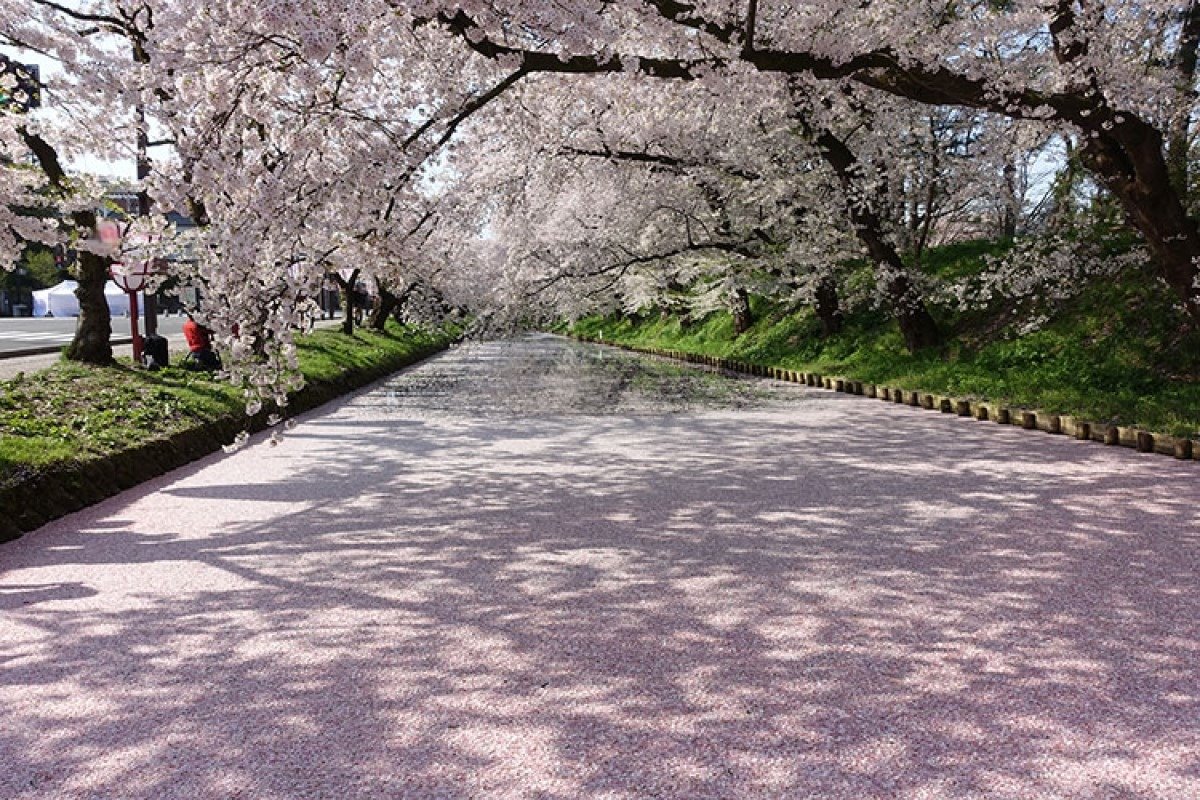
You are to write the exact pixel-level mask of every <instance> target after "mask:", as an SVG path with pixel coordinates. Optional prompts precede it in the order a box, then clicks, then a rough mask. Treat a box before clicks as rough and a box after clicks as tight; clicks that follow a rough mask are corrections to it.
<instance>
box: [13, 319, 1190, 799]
mask: <svg viewBox="0 0 1200 800" xmlns="http://www.w3.org/2000/svg"><path fill="white" fill-rule="evenodd" d="M554 346H556V347H567V348H568V350H569V354H570V355H569V359H571V360H570V361H569V365H570V367H571V369H575V368H576V364H575V362H577V361H587V360H588V359H589V358H591V356H589V355H588V350H587V349H586V348H583V347H581V346H579V345H569V346H568V345H557V344H556V345H554ZM537 348H540V352H541V353H542V355H538V356H537V357H536V358H535V359H534V360H535V362H537V363H538V364H542V362H541V361H538V359H543V358H544V357H545V358H549V357H551V356H552V353H551V352H550V351H551V350H552V347H551V344H549V343H547V341H546V340H539V341H538V342H537ZM471 350H472V349H471V348H463V349H462V350H460V351H458V352H457V353H455V354H452V355H448V356H445V357H443V358H440V359H437V360H435V361H434V362H433V363H432V364H430V365H427V366H426V367H421V368H419V369H416V370H412V371H409V372H406V373H402V374H401V375H400V376H398V377H397V378H395V379H393V380H392V381H390V382H387V383H385V384H383V385H381V386H380V387H378V388H376V389H375V390H373V391H371V392H369V393H366V394H362V395H359V396H358V397H355V398H352V399H350V400H349V401H347V402H345V403H343V404H341V405H340V406H338V407H336V408H333V409H329V410H326V411H325V412H323V413H321V414H318V415H314V416H311V417H310V418H308V419H307V420H305V421H304V422H303V423H302V424H301V425H300V426H299V427H298V428H297V429H296V430H295V431H293V433H292V434H291V435H289V436H288V437H287V438H286V439H285V440H284V442H283V444H282V445H280V446H279V447H275V448H272V447H268V446H267V445H266V444H261V443H260V444H257V445H255V446H252V447H250V448H248V449H247V450H246V451H245V452H242V453H239V454H236V455H234V456H226V457H214V458H210V459H207V460H205V461H203V462H199V463H198V464H196V465H194V466H192V467H189V468H187V469H185V470H182V471H180V472H177V473H174V474H172V475H169V476H166V477H164V478H162V479H160V480H159V481H156V482H154V483H153V484H152V485H150V486H147V487H145V488H143V489H139V490H135V491H134V492H131V493H126V494H125V495H122V496H120V497H118V498H114V499H113V500H110V501H108V502H106V503H104V504H101V505H100V506H97V507H95V508H93V509H90V510H87V511H85V512H82V513H80V514H77V515H75V516H73V517H70V518H67V519H64V520H62V521H60V522H59V523H55V524H54V525H51V526H48V527H47V528H46V529H43V530H42V531H40V532H38V533H36V534H34V535H31V536H28V537H26V538H25V539H23V540H20V541H18V542H15V543H13V544H12V545H8V546H6V547H5V548H4V550H3V552H0V565H2V567H3V571H2V573H0V615H3V617H2V618H3V620H4V624H3V625H2V626H0V655H2V656H3V658H4V659H5V660H4V661H3V662H2V663H3V664H4V669H3V670H2V671H0V702H2V703H3V704H4V707H5V708H6V711H7V714H6V723H7V724H6V725H5V726H4V727H3V729H2V730H0V762H2V763H4V764H6V765H10V768H9V769H8V770H7V771H6V772H4V773H0V794H2V795H4V796H6V797H14V798H35V797H48V796H54V797H71V796H90V795H100V796H106V795H107V796H121V797H128V798H156V800H157V798H173V797H179V798H185V797H186V798H194V797H203V796H211V797H226V796H238V794H239V793H241V795H243V796H247V797H256V798H262V797H266V798H274V797H279V798H285V797H286V798H291V797H296V796H301V795H305V794H307V795H310V796H322V797H347V796H354V797H397V796H406V793H407V794H408V795H409V796H416V797H431V796H436V797H448V798H456V797H461V798H466V797H478V796H487V797H531V798H532V797H537V798H543V799H545V800H548V799H550V798H563V799H564V800H565V798H573V797H588V796H594V797H611V798H630V799H632V798H643V797H650V796H663V797H687V798H699V797H714V798H717V797H721V798H725V797H739V796H740V797H759V796H813V797H888V798H893V797H894V798H952V797H953V798H958V797H969V796H978V797H1023V798H1024V797H1036V796H1047V797H1097V798H1099V797H1147V798H1148V797H1155V798H1163V797H1165V798H1186V797H1192V796H1200V772H1198V771H1197V770H1196V768H1195V765H1196V763H1197V758H1198V756H1200V722H1198V720H1200V689H1198V688H1197V687H1200V666H1198V665H1200V593H1198V592H1197V590H1196V576H1197V574H1198V570H1197V568H1198V567H1200V542H1198V541H1197V538H1196V530H1197V528H1196V507H1197V500H1200V495H1198V494H1197V492H1198V490H1197V488H1196V487H1197V484H1196V473H1195V467H1194V466H1192V465H1179V464H1175V463H1173V462H1171V461H1169V460H1165V459H1161V458H1157V459H1156V458H1149V457H1143V456H1139V455H1138V454H1136V453H1132V452H1130V451H1126V450H1113V449H1106V448H1103V447H1099V446H1085V445H1080V444H1079V443H1077V442H1073V441H1070V440H1067V439H1065V438H1063V437H1051V436H1045V435H1039V434H1030V433H1026V432H1018V431H1013V430H1008V429H1004V428H1001V427H1000V426H996V425H994V424H989V423H980V422H975V421H972V420H961V419H958V418H953V417H949V416H947V415H939V414H930V413H928V412H920V411H914V410H911V409H906V408H903V407H894V406H891V405H888V404H883V403H873V402H870V401H867V400H862V399H856V398H852V397H848V396H845V395H835V394H827V393H821V392H813V391H811V390H805V389H802V388H799V387H793V386H784V385H775V386H771V385H768V384H767V383H766V382H761V381H737V382H736V383H738V384H745V386H738V387H736V388H735V389H732V390H730V392H731V394H728V393H727V394H722V393H721V392H719V391H716V390H713V391H710V392H708V394H707V395H706V397H708V398H709V400H711V402H708V401H705V403H698V402H697V403H692V402H690V401H689V402H687V403H684V402H683V401H682V400H680V399H679V397H678V396H668V397H667V399H665V400H663V399H661V398H660V399H658V400H655V399H654V398H653V397H649V398H645V397H640V396H637V393H636V391H634V392H633V394H632V395H630V396H626V395H627V394H628V392H630V391H632V390H630V389H628V387H627V388H623V389H621V390H620V391H617V390H614V389H611V385H610V382H606V381H609V379H607V378H604V377H603V376H597V375H593V376H592V377H591V379H590V381H591V385H592V386H601V387H602V388H603V387H604V386H609V388H608V389H604V392H605V393H606V394H605V396H606V397H608V400H607V401H606V402H609V403H610V406H609V407H608V410H607V411H606V410H605V407H604V406H603V405H602V404H598V402H597V401H595V399H594V398H593V399H590V400H588V401H587V402H588V403H589V404H590V405H588V406H587V409H588V410H587V413H567V411H563V410H562V409H560V408H559V406H558V404H559V403H565V404H568V405H569V404H570V403H573V402H574V400H573V398H574V397H575V395H574V394H572V392H573V391H574V389H572V388H571V387H563V388H562V389H561V390H560V391H559V392H557V393H549V394H545V395H543V394H537V395H534V394H530V395H529V396H528V397H524V398H516V399H512V398H507V395H505V398H506V399H504V400H502V401H501V402H498V403H495V402H492V401H489V400H487V398H488V397H492V396H493V395H492V392H493V390H494V389H495V388H496V386H500V387H505V388H503V391H502V392H501V394H502V395H503V393H504V392H508V391H510V389H511V386H510V385H509V384H506V383H505V381H510V382H511V381H515V380H516V379H515V378H512V377H511V376H510V375H509V373H513V374H518V373H520V372H522V370H521V369H519V367H520V362H519V358H520V348H516V349H515V350H514V351H513V352H510V353H509V355H508V356H504V353H505V352H507V351H504V350H503V349H502V348H499V346H498V345H488V346H486V347H484V348H482V349H481V350H480V351H478V352H479V353H481V355H478V356H472V355H471ZM605 358H606V359H608V360H612V359H613V358H615V356H610V355H608V354H605ZM459 359H468V361H467V362H463V361H461V360H459ZM471 359H474V360H471ZM506 359H507V360H506ZM489 360H490V361H492V362H494V363H496V364H497V365H504V370H503V371H504V377H503V379H502V380H500V381H498V382H497V383H496V385H495V386H492V387H491V388H488V387H483V386H479V385H477V383H472V381H476V382H483V383H487V382H488V381H490V380H491V377H492V373H490V372H484V373H479V372H478V371H479V369H480V367H479V366H478V362H480V361H489ZM468 366H469V369H468ZM624 369H625V368H624V367H623V368H622V369H621V370H618V371H617V374H618V375H628V374H629V373H626V372H624V371H623V370H624ZM427 370H431V371H432V373H431V372H427ZM535 370H536V371H539V372H540V373H542V374H545V375H552V374H553V372H554V369H553V368H549V369H547V368H545V367H544V364H543V365H542V366H535ZM439 371H440V372H442V373H450V374H454V375H458V376H459V377H458V378H455V381H457V383H456V384H455V385H456V386H459V387H461V388H462V391H463V392H465V393H466V394H467V395H469V396H470V397H472V398H473V399H471V400H469V402H468V403H467V404H466V405H467V409H468V410H466V411H459V410H456V408H455V407H454V405H453V402H452V399H453V398H451V397H442V395H439V394H437V393H436V392H437V386H438V384H437V381H436V380H434V379H433V378H432V377H430V375H431V374H437V373H438V372H439ZM526 371H527V370H526ZM713 378H714V379H717V380H727V379H725V378H719V377H717V376H713ZM546 380H547V381H548V380H550V378H546ZM706 380H707V379H706ZM406 381H407V382H409V383H406ZM518 383H519V382H518ZM407 385H412V386H418V387H421V388H420V392H419V393H418V394H419V396H420V397H434V398H439V397H441V398H442V400H439V401H438V402H437V403H435V404H434V405H432V406H423V405H420V404H419V403H418V402H417V398H416V397H414V396H412V395H411V394H406V390H405V386H407ZM512 385H517V384H512ZM456 391H457V389H456ZM389 393H394V394H389ZM389 396H391V397H392V402H391V404H390V405H389V402H388V398H389ZM731 396H732V397H735V398H738V400H737V403H740V404H741V405H738V406H737V407H733V406H731V404H730V402H729V398H730V397H731ZM547 398H555V399H547ZM714 398H718V399H714ZM443 401H444V402H443ZM489 403H490V405H489ZM706 403H707V404H706ZM734 405H736V404H734ZM683 406H686V408H684V407H683ZM613 409H634V410H633V411H630V412H626V411H621V412H619V413H614V412H613ZM576 411H578V409H576ZM1085 476H1086V479H1085Z"/></svg>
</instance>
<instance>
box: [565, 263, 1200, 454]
mask: <svg viewBox="0 0 1200 800" xmlns="http://www.w3.org/2000/svg"><path fill="white" fill-rule="evenodd" d="M984 252H987V248H986V247H978V246H956V249H955V250H950V251H949V252H943V253H941V254H938V259H939V260H938V262H937V272H938V273H939V274H941V275H943V276H946V275H951V276H955V277H957V276H961V275H962V274H965V273H967V272H969V271H970V270H971V269H972V263H971V262H972V260H973V259H977V258H978V256H979V255H981V254H983V253H984ZM975 267H976V268H977V262H976V264H975ZM752 305H753V307H754V309H755V312H756V321H755V323H754V325H753V327H752V328H751V329H750V330H749V331H747V332H746V333H744V334H742V335H741V336H735V335H734V332H733V322H732V319H731V318H730V315H729V314H727V313H723V312H718V313H714V314H711V315H709V316H708V317H707V318H705V319H703V320H700V321H696V322H692V323H691V324H688V323H685V322H684V321H683V320H681V319H680V318H679V317H677V316H671V315H663V314H659V313H657V312H654V313H649V314H644V315H641V316H638V317H626V316H612V317H592V318H587V319H584V320H580V321H579V322H577V323H576V324H575V325H574V326H572V327H571V331H573V332H575V333H578V334H581V335H584V336H589V337H597V336H602V337H603V338H604V339H605V340H608V341H614V342H623V343H629V344H634V345H640V346H653V347H662V348H668V349H674V350H682V351H688V352H693V353H703V354H708V355H715V356H722V357H726V358H734V359H738V360H741V361H747V362H751V363H757V364H763V365H772V366H778V367H784V368H788V369H795V370H803V371H810V372H818V373H822V374H836V375H843V376H845V377H848V378H853V379H855V380H860V381H864V382H870V383H879V384H890V385H893V386H899V387H901V388H905V389H912V390H923V391H926V392H931V393H940V394H947V395H955V396H962V397H974V398H978V399H980V400H987V401H992V402H997V403H1002V404H1006V405H1010V406H1014V407H1018V408H1020V407H1025V408H1035V409H1042V410H1045V411H1049V412H1052V413H1058V414H1070V415H1073V416H1078V417H1081V418H1084V419H1090V420H1094V421H1097V422H1107V423H1111V424H1120V425H1137V426H1141V427H1145V428H1147V429H1150V430H1155V431H1159V432H1162V433H1169V434H1171V435H1174V436H1190V437H1195V436H1196V435H1197V432H1198V431H1200V337H1198V336H1197V335H1196V334H1195V333H1194V332H1189V331H1188V330H1187V328H1186V326H1185V325H1184V323H1183V320H1182V317H1181V314H1180V312H1179V310H1178V309H1177V308H1175V307H1174V304H1173V303H1172V300H1171V298H1170V296H1169V295H1168V294H1167V292H1166V291H1165V290H1164V289H1163V288H1161V287H1160V286H1159V285H1158V284H1157V283H1156V282H1155V281H1154V280H1153V279H1151V278H1150V277H1149V276H1147V275H1144V274H1129V275H1126V276H1124V277H1123V278H1122V279H1120V280H1110V279H1106V280H1103V281H1097V282H1095V283H1094V284H1093V285H1090V286H1089V287H1088V288H1087V289H1086V290H1084V291H1083V292H1082V293H1081V294H1079V295H1078V296H1076V297H1074V298H1072V299H1071V300H1068V301H1064V302H1061V303H1057V304H1056V305H1055V307H1054V308H1053V309H1050V310H1049V314H1050V319H1049V321H1048V322H1046V324H1044V325H1043V326H1042V327H1040V328H1039V329H1038V330H1036V331H1033V332H1029V333H1024V334H1020V333H1017V332H1015V331H1014V324H1013V320H1014V316H1015V315H1014V309H1013V307H1012V304H1011V303H1010V304H1007V305H1006V304H1005V303H1003V302H997V303H996V304H994V307H992V308H989V309H986V310H984V311H976V312H971V313H969V314H964V313H956V312H950V311H947V310H944V309H943V310H939V311H938V312H937V313H938V316H939V321H940V322H941V323H942V324H943V326H944V328H945V330H946V332H947V339H948V341H947V344H946V346H945V347H944V348H943V349H941V350H939V351H936V352H933V351H930V352H921V353H917V354H910V353H908V352H907V351H906V350H905V348H904V343H903V340H902V339H901V337H900V333H899V331H898V330H897V328H896V325H895V323H894V322H891V321H888V320H885V319H883V318H882V316H881V315H880V314H879V313H878V312H871V311H858V312H855V313H852V314H851V315H850V316H849V318H848V319H847V324H846V326H845V329H844V330H843V331H842V332H841V333H840V334H838V335H836V336H832V337H828V338H823V337H822V336H821V333H820V327H819V325H818V324H817V320H816V318H815V317H814V315H813V314H812V312H811V311H810V310H807V309H798V310H796V309H787V308H783V307H780V306H778V305H773V304H771V303H769V302H767V301H765V300H762V299H760V298H755V301H754V303H753V304H752Z"/></svg>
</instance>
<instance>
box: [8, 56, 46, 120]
mask: <svg viewBox="0 0 1200 800" xmlns="http://www.w3.org/2000/svg"><path fill="white" fill-rule="evenodd" d="M41 86H42V81H41V72H40V71H39V70H38V66H37V65H36V64H22V63H21V62H19V61H13V60H12V59H11V58H8V57H7V56H4V55H0V111H11V112H13V113H16V114H23V113H25V112H26V111H29V110H30V109H32V108H38V107H39V106H41V104H42V89H41Z"/></svg>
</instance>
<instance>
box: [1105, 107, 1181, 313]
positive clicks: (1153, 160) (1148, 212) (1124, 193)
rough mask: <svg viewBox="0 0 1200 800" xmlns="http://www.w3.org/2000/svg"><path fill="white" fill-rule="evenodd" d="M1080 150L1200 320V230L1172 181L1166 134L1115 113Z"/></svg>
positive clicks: (1170, 284) (1169, 282) (1171, 282)
mask: <svg viewBox="0 0 1200 800" xmlns="http://www.w3.org/2000/svg"><path fill="white" fill-rule="evenodd" d="M1081 154H1082V158H1083V162H1084V163H1085V164H1086V165H1087V166H1088V168H1089V169H1091V170H1092V171H1093V172H1094V173H1095V174H1096V175H1097V176H1098V177H1099V178H1100V180H1101V181H1102V182H1103V183H1104V185H1105V186H1106V187H1107V188H1108V190H1109V191H1111V192H1112V193H1113V194H1114V195H1115V196H1116V198H1117V199H1118V200H1120V201H1121V205H1122V206H1123V207H1124V209H1125V211H1126V212H1127V213H1128V215H1129V219H1130V221H1131V222H1132V223H1133V225H1134V226H1135V227H1136V228H1137V229H1138V231H1140V232H1141V233H1142V235H1143V236H1145V238H1146V244H1147V246H1148V247H1149V248H1150V252H1151V253H1153V254H1154V259H1155V261H1156V262H1157V263H1158V267H1159V274H1160V275H1161V276H1162V278H1163V280H1165V281H1166V283H1167V285H1168V286H1170V287H1171V289H1172V290H1173V291H1174V292H1175V294H1176V296H1177V297H1179V299H1180V300H1181V301H1182V302H1183V304H1184V307H1185V308H1186V310H1187V313H1188V316H1189V317H1190V318H1191V320H1192V323H1193V324H1194V325H1195V324H1200V296H1198V294H1197V289H1196V285H1195V283H1196V277H1197V268H1196V264H1197V262H1198V261H1200V230H1198V229H1197V227H1196V221H1195V220H1194V219H1192V218H1191V217H1189V216H1188V213H1187V210H1186V209H1185V208H1184V205H1183V200H1182V197H1181V196H1180V195H1179V193H1177V192H1176V191H1175V189H1174V187H1173V186H1172V182H1171V171H1170V169H1169V168H1168V165H1167V161H1166V159H1165V158H1164V156H1163V140H1162V134H1161V133H1159V131H1158V130H1156V129H1155V128H1154V127H1152V126H1150V125H1148V124H1146V123H1145V122H1142V121H1141V120H1139V119H1137V118H1135V117H1132V116H1127V117H1125V118H1123V119H1122V120H1121V121H1120V122H1117V121H1115V119H1114V120H1113V121H1112V135H1111V136H1108V135H1106V136H1096V137H1088V138H1086V139H1085V141H1084V145H1083V148H1082V150H1081Z"/></svg>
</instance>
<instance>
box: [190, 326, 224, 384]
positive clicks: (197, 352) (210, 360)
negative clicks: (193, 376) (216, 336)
mask: <svg viewBox="0 0 1200 800" xmlns="http://www.w3.org/2000/svg"><path fill="white" fill-rule="evenodd" d="M183 338H185V339H187V345H188V354H187V356H186V357H185V358H184V359H183V363H184V366H186V367H188V368H190V369H204V370H209V371H212V370H217V369H220V368H221V357H220V356H218V355H217V353H216V351H215V350H213V348H212V331H211V330H209V329H208V328H206V327H204V326H203V325H201V324H200V323H199V322H196V320H195V319H193V318H192V315H191V314H188V318H187V322H185V323H183Z"/></svg>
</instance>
